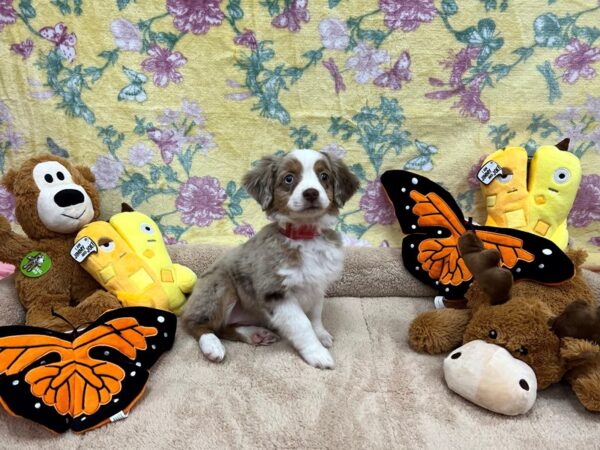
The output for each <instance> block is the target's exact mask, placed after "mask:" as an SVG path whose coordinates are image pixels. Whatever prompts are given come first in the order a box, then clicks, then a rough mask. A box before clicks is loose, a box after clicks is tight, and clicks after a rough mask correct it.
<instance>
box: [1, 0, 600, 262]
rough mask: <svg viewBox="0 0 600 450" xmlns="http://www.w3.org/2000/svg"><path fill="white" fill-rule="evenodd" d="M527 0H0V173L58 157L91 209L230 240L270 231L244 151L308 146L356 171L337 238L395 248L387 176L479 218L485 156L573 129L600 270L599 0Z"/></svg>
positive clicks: (590, 239)
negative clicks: (92, 198) (396, 175)
mask: <svg viewBox="0 0 600 450" xmlns="http://www.w3.org/2000/svg"><path fill="white" fill-rule="evenodd" d="M526 3H527V5H526V6H525V2H519V1H516V0H472V1H469V2H459V1H456V0H441V1H438V0H435V1H434V0H103V1H91V0H49V1H41V0H40V1H37V0H0V59H1V61H2V66H1V69H0V170H1V171H2V172H4V171H5V170H7V169H8V168H9V167H10V166H13V165H17V164H19V162H20V161H21V160H23V159H25V158H27V157H29V156H31V155H33V154H39V153H45V152H50V153H53V154H56V155H62V156H66V157H68V158H71V159H72V160H74V161H76V162H77V163H85V164H88V165H90V166H91V167H92V169H93V171H94V173H95V174H96V177H97V185H98V188H99V189H101V190H102V200H103V213H104V216H105V217H106V216H109V215H111V214H113V213H115V212H117V211H118V210H119V207H120V203H121V202H122V201H125V202H128V203H130V204H131V205H132V206H133V207H135V208H138V209H139V210H141V211H142V212H144V213H147V214H151V215H152V216H153V217H154V219H155V220H156V221H157V223H159V224H160V226H161V228H162V230H163V232H164V235H165V240H166V241H167V242H168V243H174V242H179V241H185V242H210V243H221V244H223V243H225V244H234V243H237V242H242V241H243V240H245V239H246V238H247V237H248V236H251V235H252V234H253V233H254V230H256V229H257V228H259V227H261V226H262V225H264V224H265V223H266V218H265V217H264V216H263V214H262V213H261V211H260V209H259V207H258V205H256V204H255V203H254V202H253V201H252V200H251V199H250V198H249V197H248V195H247V194H246V193H245V191H244V190H243V189H241V188H240V179H241V176H242V174H243V173H244V171H246V170H247V169H248V168H249V167H250V165H251V163H252V161H255V160H256V159H258V158H259V157H260V156H261V155H263V154H267V153H275V152H280V151H286V150H290V149H292V148H298V147H301V148H314V149H317V150H322V151H326V152H331V153H334V154H336V155H339V156H342V157H343V158H344V159H345V160H346V161H347V162H348V163H349V165H351V167H352V170H353V171H354V172H355V173H356V174H357V175H358V176H359V177H360V179H361V181H362V187H361V190H360V192H359V194H358V195H357V196H356V197H355V198H354V199H353V200H352V201H351V202H350V204H349V205H348V206H347V207H346V208H345V210H344V211H343V214H342V216H341V218H340V221H339V223H338V225H337V227H338V229H339V230H340V231H341V232H342V233H343V236H344V240H345V242H346V243H347V244H348V245H374V246H380V245H382V246H387V245H391V246H398V245H399V244H400V242H401V238H402V236H401V233H400V230H399V227H398V226H397V225H396V220H395V217H394V214H393V211H392V210H391V208H390V206H389V204H388V203H387V201H386V199H385V196H384V194H383V192H382V189H381V185H380V183H379V175H380V174H381V173H382V172H383V171H385V170H386V169H389V168H406V169H410V170H414V171H418V172H420V173H422V174H425V175H427V176H428V177H430V178H431V179H433V180H435V181H437V182H439V183H441V184H442V185H443V186H445V187H446V188H447V189H449V190H450V191H451V192H452V193H453V194H454V196H455V198H456V199H457V200H458V202H459V203H460V205H461V207H462V208H463V210H464V211H465V214H466V215H467V216H473V217H474V218H475V220H478V221H480V222H482V221H483V219H484V214H485V213H484V205H483V204H482V197H481V194H480V192H479V187H478V184H477V181H476V179H475V178H474V173H475V169H476V168H477V166H478V164H479V163H480V161H481V160H482V157H483V156H484V155H487V154H489V153H491V152H492V151H494V150H496V149H498V148H502V147H504V146H506V145H508V144H511V145H522V146H524V147H525V148H527V150H528V151H529V152H534V151H535V149H536V148H537V147H538V146H539V145H541V144H543V143H548V144H554V143H556V142H558V141H560V140H561V139H562V138H564V137H570V139H571V146H570V151H571V152H573V153H574V154H576V155H577V156H578V157H580V158H581V162H582V166H583V170H584V177H583V181H582V185H581V188H580V191H579V194H578V196H577V199H576V201H575V205H574V208H573V210H572V212H571V215H570V218H569V227H570V231H571V235H572V237H573V238H574V242H575V244H576V245H578V246H583V247H585V248H587V249H588V251H589V252H590V253H591V258H590V263H591V264H595V265H600V255H599V250H600V225H599V223H600V222H599V219H600V175H599V172H600V153H599V152H600V81H599V80H600V76H598V74H597V71H598V70H599V69H600V39H599V37H600V29H599V28H598V24H600V2H599V1H598V0H579V1H566V0H536V1H531V2H526ZM0 213H2V214H4V215H5V216H7V217H8V218H10V219H12V220H14V199H13V198H12V197H11V195H10V194H9V193H7V192H6V191H5V190H4V189H0Z"/></svg>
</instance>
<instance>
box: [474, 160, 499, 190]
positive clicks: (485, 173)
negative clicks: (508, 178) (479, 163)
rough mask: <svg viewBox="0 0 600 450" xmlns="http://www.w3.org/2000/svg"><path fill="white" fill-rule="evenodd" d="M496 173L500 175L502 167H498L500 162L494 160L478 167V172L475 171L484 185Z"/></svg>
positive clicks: (489, 181) (492, 178)
mask: <svg viewBox="0 0 600 450" xmlns="http://www.w3.org/2000/svg"><path fill="white" fill-rule="evenodd" d="M498 175H502V167H500V164H498V163H497V162H496V161H488V162H486V163H485V164H484V165H483V167H482V168H481V169H479V172H477V178H478V179H479V181H481V182H482V183H483V184H485V185H488V184H490V183H491V182H492V181H494V178H496V177H497V176H498Z"/></svg>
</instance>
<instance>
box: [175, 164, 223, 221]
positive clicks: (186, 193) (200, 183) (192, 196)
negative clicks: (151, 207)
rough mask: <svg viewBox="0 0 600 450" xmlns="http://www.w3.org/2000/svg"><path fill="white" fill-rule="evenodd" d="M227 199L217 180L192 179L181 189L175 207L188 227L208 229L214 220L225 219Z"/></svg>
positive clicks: (209, 177) (211, 178)
mask: <svg viewBox="0 0 600 450" xmlns="http://www.w3.org/2000/svg"><path fill="white" fill-rule="evenodd" d="M226 198H227V193H226V192H225V189H223V188H222V187H221V184H220V183H219V180H217V179H216V178H214V177H211V176H205V177H190V179H189V180H188V181H186V182H185V183H183V184H182V185H181V186H180V187H179V193H178V194H177V198H176V200H175V206H176V207H177V210H178V211H179V212H181V221H182V222H183V223H185V224H186V225H197V226H199V227H207V226H209V225H210V224H211V223H212V222H213V221H214V220H219V219H222V218H223V217H225V214H226V211H225V208H223V203H224V202H225V199H226Z"/></svg>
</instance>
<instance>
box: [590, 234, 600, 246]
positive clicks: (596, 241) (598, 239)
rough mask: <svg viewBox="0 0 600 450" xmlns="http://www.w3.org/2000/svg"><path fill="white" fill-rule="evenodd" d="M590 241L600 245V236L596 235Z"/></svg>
mask: <svg viewBox="0 0 600 450" xmlns="http://www.w3.org/2000/svg"><path fill="white" fill-rule="evenodd" d="M590 243H591V244H592V245H595V246H596V247H600V236H594V237H593V238H591V239H590Z"/></svg>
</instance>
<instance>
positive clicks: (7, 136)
mask: <svg viewBox="0 0 600 450" xmlns="http://www.w3.org/2000/svg"><path fill="white" fill-rule="evenodd" d="M0 142H3V143H6V144H8V148H10V149H11V150H12V151H14V152H16V151H17V150H19V149H20V148H21V147H22V146H23V144H24V143H25V139H24V138H23V135H22V134H21V133H17V132H16V131H15V130H13V129H12V127H11V126H9V127H8V128H6V130H4V131H3V132H2V133H1V134H0Z"/></svg>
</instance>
